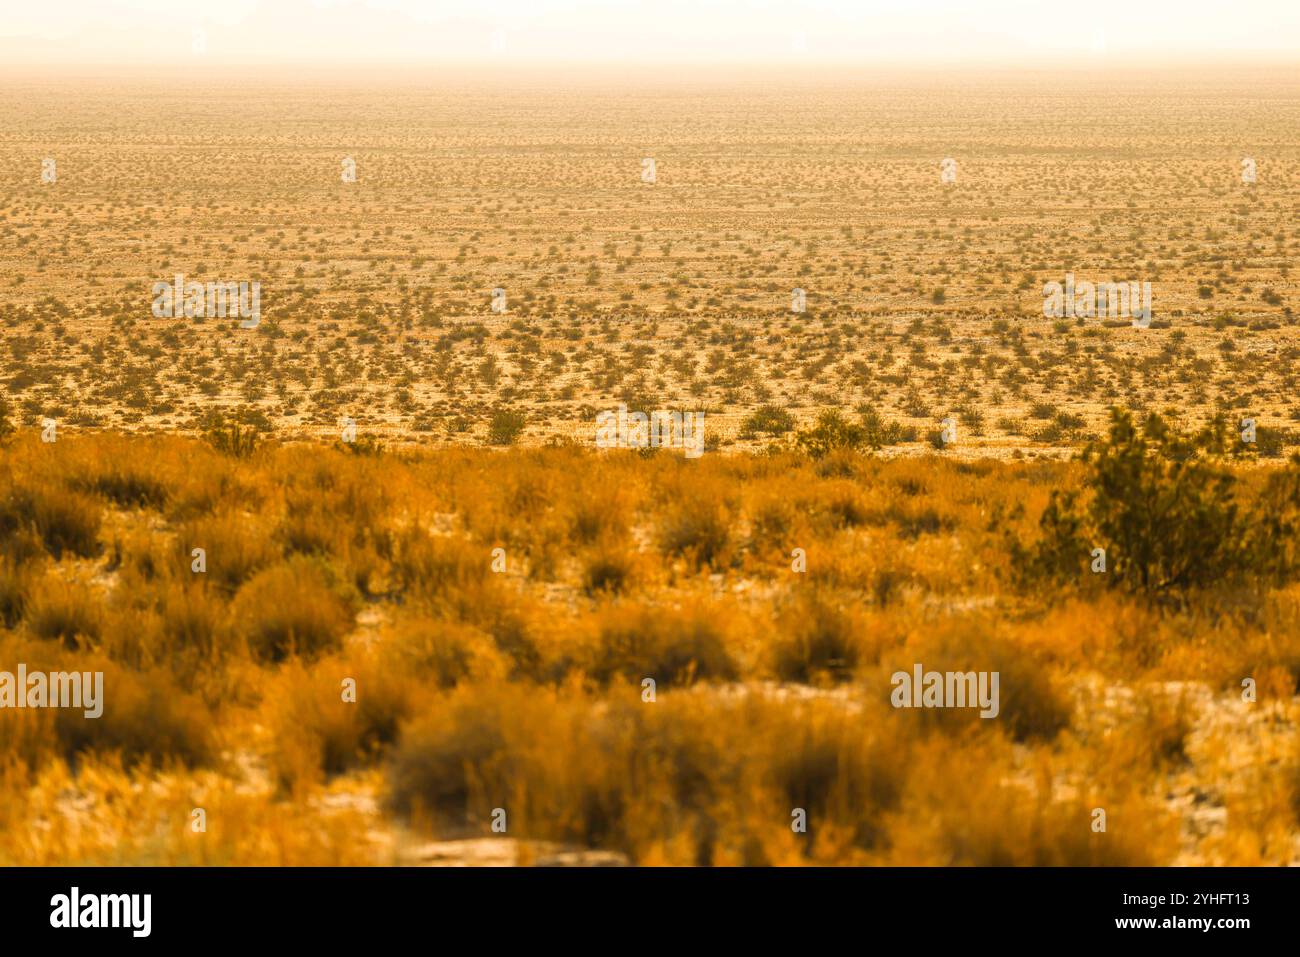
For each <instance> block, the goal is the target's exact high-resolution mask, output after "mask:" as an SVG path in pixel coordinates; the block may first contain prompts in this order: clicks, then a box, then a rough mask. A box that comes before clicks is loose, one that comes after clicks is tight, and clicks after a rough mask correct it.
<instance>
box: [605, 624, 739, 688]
mask: <svg viewBox="0 0 1300 957" xmlns="http://www.w3.org/2000/svg"><path fill="white" fill-rule="evenodd" d="M587 671H588V673H589V674H590V675H591V676H592V677H593V678H595V679H596V680H597V681H600V682H607V681H609V680H610V679H611V678H612V677H613V676H615V675H621V676H622V677H624V678H627V679H629V680H630V681H633V682H636V683H639V682H640V681H641V680H642V679H643V678H653V679H654V680H655V682H656V683H657V684H658V685H659V686H661V687H667V686H669V685H673V684H682V683H690V682H691V681H693V680H695V679H697V678H733V677H735V675H736V666H735V664H734V662H733V661H732V660H731V656H730V654H729V653H728V651H727V643H726V639H725V637H724V632H723V631H722V629H721V627H720V625H719V623H718V622H717V621H716V620H715V618H713V617H712V616H710V615H708V614H706V613H704V612H703V611H672V610H668V609H665V608H652V607H646V606H639V607H636V608H621V607H615V608H611V609H608V610H607V611H606V612H604V613H603V614H602V615H601V616H600V619H599V622H598V624H597V628H596V636H595V641H594V643H593V645H592V649H591V656H590V659H589V662H588V667H587Z"/></svg>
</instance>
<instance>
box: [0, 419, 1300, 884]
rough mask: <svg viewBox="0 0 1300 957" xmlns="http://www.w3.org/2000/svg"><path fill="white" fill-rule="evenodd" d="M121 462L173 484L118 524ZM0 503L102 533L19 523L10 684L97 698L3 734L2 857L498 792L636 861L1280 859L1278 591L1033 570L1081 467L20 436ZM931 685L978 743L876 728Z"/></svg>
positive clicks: (534, 827)
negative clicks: (928, 672)
mask: <svg viewBox="0 0 1300 957" xmlns="http://www.w3.org/2000/svg"><path fill="white" fill-rule="evenodd" d="M123 455H127V456H128V457H129V461H130V462H131V463H132V467H133V468H136V469H139V470H140V471H141V473H142V474H170V475H175V476H177V478H176V484H175V485H169V486H168V487H167V489H166V492H165V494H163V495H159V496H146V497H138V496H132V497H130V498H129V500H126V501H122V500H118V498H117V497H116V496H115V494H114V492H113V489H112V487H111V484H112V483H111V482H110V481H109V479H108V478H107V477H109V476H113V475H116V474H120V471H121V468H122V464H121V456H123ZM1238 469H1239V471H1238V474H1240V475H1241V476H1242V477H1243V480H1244V481H1243V484H1242V491H1241V494H1242V495H1243V496H1245V497H1246V498H1245V499H1243V503H1242V504H1243V505H1245V504H1248V502H1249V500H1250V499H1251V497H1253V496H1256V495H1258V494H1259V488H1260V486H1259V483H1258V482H1255V481H1253V479H1254V475H1255V473H1254V471H1253V468H1252V467H1250V466H1240V467H1238ZM1243 469H1244V471H1243ZM0 479H2V480H3V481H4V482H5V483H19V484H20V487H21V488H23V489H25V490H26V491H25V492H24V494H27V495H30V496H34V497H35V499H37V500H39V499H42V498H48V499H49V500H51V501H52V502H60V501H63V500H65V499H66V498H67V497H68V496H76V497H78V498H77V499H76V500H77V501H78V502H79V509H80V510H89V511H90V512H92V513H94V514H95V515H97V516H98V525H97V526H96V531H95V534H94V537H93V539H90V540H82V541H80V543H79V545H78V548H77V550H76V551H73V550H70V549H68V548H61V547H60V546H59V543H60V542H62V541H63V540H64V539H63V537H62V535H63V532H64V529H63V526H62V525H61V524H58V523H55V524H53V525H42V524H41V523H43V522H45V521H46V519H45V518H43V517H42V516H47V515H52V514H61V513H57V512H56V511H55V510H53V509H43V508H38V509H37V510H35V511H33V512H31V513H30V514H29V515H28V516H27V518H26V520H22V519H19V520H17V521H18V525H17V527H16V529H15V532H14V535H13V536H12V537H11V538H10V540H11V541H14V542H17V541H25V540H26V538H25V536H30V537H31V538H32V540H34V541H35V542H37V543H39V544H38V545H37V546H35V551H33V550H32V547H30V546H25V547H24V548H23V549H21V550H20V553H19V554H17V555H15V556H13V557H11V558H9V559H7V561H8V562H9V564H8V565H7V566H6V567H7V569H8V572H7V576H8V577H7V579H6V581H7V582H8V583H9V584H8V585H7V586H6V587H7V588H8V589H10V591H11V593H12V596H13V597H11V598H10V599H9V600H8V601H9V606H10V607H11V608H13V609H14V612H13V614H12V616H11V620H10V621H9V624H8V627H7V628H6V629H5V631H4V632H3V633H2V635H0V652H2V654H0V660H3V661H5V662H17V661H23V662H26V663H27V664H28V666H29V668H32V669H35V668H38V667H43V668H46V669H48V670H54V669H56V668H61V669H65V670H66V669H69V668H74V667H75V668H80V669H86V670H103V671H104V672H105V674H106V678H105V680H106V685H107V688H106V693H105V697H106V706H105V713H104V716H103V717H102V718H101V719H98V720H85V719H83V718H81V716H80V714H75V715H74V714H72V713H70V712H66V711H51V710H44V711H33V710H23V711H17V710H5V711H3V712H0V721H3V722H5V727H6V734H5V735H4V737H3V748H2V749H0V750H2V756H3V760H4V762H5V766H6V767H8V768H9V771H8V772H7V773H8V774H10V775H11V777H10V782H11V784H12V786H10V787H6V789H5V790H4V791H3V793H4V798H3V802H2V804H3V806H0V817H3V819H4V821H5V823H6V825H7V826H6V827H4V828H0V833H4V834H5V835H7V836H6V837H5V838H4V839H3V840H2V841H0V858H3V859H5V860H7V861H13V862H19V863H50V862H53V861H56V860H61V861H82V860H85V861H95V862H124V861H129V862H146V861H147V862H177V863H218V862H224V863H343V862H356V861H366V862H371V863H383V862H388V861H393V860H402V859H404V858H403V854H405V853H406V850H404V849H409V848H410V847H412V846H413V845H415V846H418V843H419V841H420V840H421V839H424V838H426V837H429V836H442V837H465V836H470V835H486V834H490V833H491V831H490V830H489V827H490V823H491V820H492V814H493V809H495V808H504V809H505V810H506V812H507V816H508V831H507V833H508V834H509V835H510V836H512V837H516V838H520V839H524V840H529V841H542V842H557V843H559V844H562V845H574V846H579V847H589V848H598V849H603V850H611V851H616V852H618V853H621V854H623V855H626V857H627V858H628V859H629V860H632V861H636V862H642V863H687V864H694V863H715V864H718V863H747V864H754V863H775V864H790V863H817V862H821V863H839V864H845V863H925V864H953V863H955V864H967V863H985V864H1048V863H1055V864H1101V863H1120V864H1136V863H1170V862H1175V861H1178V862H1185V861H1193V860H1205V861H1214V862H1234V863H1235V862H1240V863H1258V862H1274V863H1276V862H1281V861H1289V860H1291V859H1292V858H1293V857H1294V856H1295V853H1296V849H1295V847H1294V844H1293V841H1292V835H1294V833H1295V829H1296V821H1295V814H1296V810H1295V806H1294V805H1293V804H1291V803H1288V801H1289V800H1290V799H1286V800H1283V799H1280V798H1277V797H1276V795H1277V794H1278V793H1279V789H1281V791H1282V793H1285V794H1300V791H1297V783H1296V782H1297V781H1300V778H1298V777H1297V774H1296V771H1295V770H1294V769H1295V767H1296V766H1297V756H1296V755H1295V754H1294V753H1293V749H1292V748H1291V747H1290V745H1289V744H1288V743H1287V742H1289V741H1290V740H1291V739H1292V738H1293V737H1294V725H1293V722H1294V720H1295V717H1296V714H1295V708H1294V703H1293V702H1294V698H1293V695H1294V693H1295V688H1296V683H1297V679H1300V646H1298V645H1296V643H1295V636H1296V635H1298V634H1300V603H1297V599H1296V592H1295V588H1296V587H1297V586H1295V585H1290V584H1287V583H1285V582H1283V583H1279V584H1277V585H1269V584H1267V583H1265V582H1264V581H1263V580H1262V579H1261V580H1259V581H1257V582H1255V583H1254V584H1252V585H1248V586H1246V585H1242V584H1241V583H1240V582H1226V581H1225V583H1224V584H1223V587H1221V588H1219V589H1211V590H1208V591H1206V590H1200V591H1196V592H1193V593H1187V594H1185V595H1183V597H1182V598H1180V599H1179V600H1177V601H1166V600H1164V599H1162V598H1160V597H1159V596H1154V597H1153V596H1148V595H1144V594H1142V593H1135V592H1130V591H1127V590H1125V589H1123V588H1106V587H1104V586H1102V585H1099V584H1097V583H1096V582H1094V581H1091V580H1090V579H1091V578H1093V577H1094V576H1089V575H1087V574H1086V568H1084V569H1081V570H1080V571H1081V574H1080V575H1079V576H1078V577H1077V580H1076V581H1073V582H1065V583H1059V584H1054V583H1050V582H1046V581H1044V582H1040V583H1037V584H1034V583H1025V582H1023V581H1021V580H1020V578H1019V577H1018V576H1017V574H1016V572H1015V568H1014V567H1013V554H1012V553H1013V551H1014V547H1013V543H1015V542H1021V543H1025V544H1028V543H1033V542H1035V541H1036V540H1038V536H1039V534H1040V533H1039V531H1038V528H1037V519H1038V515H1039V514H1040V513H1041V512H1042V510H1043V509H1044V507H1045V506H1046V502H1047V497H1048V493H1049V491H1051V490H1053V489H1056V490H1064V491H1068V490H1071V489H1078V488H1080V487H1081V484H1082V482H1083V479H1084V475H1083V472H1082V467H1081V466H1080V465H1077V464H1049V463H1032V464H1031V463H1020V464H1016V463H996V462H962V461H955V460H951V459H947V458H943V457H940V456H932V457H928V458H915V459H895V460H885V459H881V458H879V457H873V456H871V455H867V454H862V453H839V454H837V455H836V457H835V458H834V459H833V460H827V459H822V460H815V459H809V458H806V457H800V456H797V455H793V454H786V455H777V456H731V457H718V456H706V457H704V458H702V459H700V460H697V461H690V460H685V459H683V458H681V457H680V456H679V455H676V454H670V453H660V454H657V455H649V456H645V455H638V454H636V453H633V452H623V451H613V452H605V453H598V452H592V451H588V450H583V449H579V448H573V447H568V448H550V449H536V450H527V449H522V450H507V451H492V450H464V449H448V450H443V451H425V452H419V453H401V454H394V453H380V454H378V455H372V456H357V455H352V454H349V453H348V452H346V451H343V450H341V449H337V448H326V447H321V446H310V445H295V444H289V445H278V444H275V443H270V444H266V445H264V446H263V447H262V448H261V449H259V450H258V451H257V452H255V453H254V454H253V455H252V456H251V457H248V458H244V459H234V458H231V457H229V456H227V455H223V454H220V453H218V452H216V451H215V450H213V449H211V448H210V447H209V446H207V445H205V444H203V443H202V442H199V441H197V440H192V439H185V438H178V437H166V436H156V437H139V438H134V439H122V438H119V437H109V436H105V437H97V436H85V437H68V438H64V439H60V440H59V441H58V442H57V443H55V444H54V445H53V446H51V445H47V444H43V443H41V442H40V441H39V440H38V439H37V437H36V436H35V435H31V434H28V435H20V436H19V437H18V438H17V439H16V440H15V441H14V442H12V443H11V444H10V445H9V446H8V447H7V448H6V449H5V450H4V451H3V453H0ZM9 487H14V484H7V485H6V488H9ZM696 495H699V496H705V497H706V502H705V503H704V505H700V504H699V503H692V502H691V497H692V496H696ZM710 497H711V498H710ZM615 503H616V506H617V507H613V506H614V505H615ZM931 513H933V516H934V517H929V518H926V517H924V516H927V515H930V514H931ZM79 515H80V511H75V512H69V513H67V516H66V522H67V523H68V525H69V526H71V527H72V528H80V527H81V520H80V518H79ZM218 517H220V518H221V519H222V521H216V520H215V519H216V518H218ZM331 517H332V519H333V521H332V522H329V521H326V519H327V518H331ZM226 521H237V522H238V524H237V526H236V527H238V528H239V529H240V530H241V534H239V535H231V534H230V533H229V531H228V529H229V528H230V526H229V525H228V524H224V523H225V522H226ZM313 521H316V522H319V523H320V524H319V527H318V528H317V529H316V531H314V532H312V533H310V534H308V533H306V532H304V528H305V527H307V526H309V525H311V523H312V522H313ZM205 533H208V534H206V535H205ZM250 542H257V543H259V544H258V545H257V546H256V549H257V551H256V555H257V560H256V561H250V558H249V551H248V543H250ZM195 547H198V548H205V549H206V550H207V553H206V554H207V566H206V571H204V572H201V573H196V572H194V571H192V564H191V554H190V549H191V548H195ZM796 548H803V549H805V550H806V554H807V571H806V572H796V571H794V570H792V559H791V553H792V552H793V550H794V549H796ZM494 549H504V552H497V553H496V554H495V555H494ZM611 556H613V557H611ZM502 558H503V559H504V566H502V565H501V563H500V560H501V559H502ZM494 562H495V563H496V564H495V568H496V569H499V570H494ZM601 562H604V563H610V562H614V563H617V564H618V565H619V567H621V568H625V569H630V571H629V573H628V574H627V575H625V576H623V577H621V578H619V579H618V584H617V585H611V584H610V580H611V579H610V576H609V573H608V572H605V573H602V574H603V576H604V577H603V578H602V581H604V582H605V584H604V585H602V586H601V587H593V585H592V568H593V565H594V564H598V563H601ZM228 569H235V571H233V572H232V571H228ZM1243 588H1249V594H1247V593H1245V592H1244V591H1243ZM917 661H920V662H923V663H924V664H925V665H926V667H927V668H933V669H939V670H968V669H975V670H996V671H998V672H999V673H1000V675H1001V684H1002V691H1001V694H1002V711H1001V714H1000V716H999V718H998V719H997V720H991V721H990V720H980V719H979V718H978V717H975V716H974V714H973V713H972V712H968V711H960V710H957V711H925V710H921V711H906V710H902V711H900V710H896V709H894V708H891V707H890V706H889V694H890V690H891V687H890V680H889V676H890V674H891V673H892V672H894V671H895V670H910V668H911V666H912V664H913V663H914V662H917ZM1243 677H1254V678H1255V679H1256V681H1257V684H1258V696H1259V697H1258V700H1257V701H1256V702H1255V703H1253V704H1247V703H1244V702H1243V701H1242V700H1241V694H1240V687H1241V680H1242V678H1243ZM646 678H653V679H654V681H655V682H656V688H655V692H656V693H655V696H654V700H653V701H647V700H644V699H643V686H642V682H643V680H644V679H646ZM347 682H354V685H353V687H355V690H356V695H355V701H351V700H347V695H345V694H344V690H345V687H346V683H347ZM1180 689H1181V690H1180ZM1265 753H1267V754H1268V755H1269V756H1270V757H1269V759H1267V760H1266V759H1265V757H1264V754H1265ZM1234 762H1235V764H1234ZM1229 767H1234V768H1235V770H1234V773H1233V774H1229V773H1228V772H1227V771H1226V770H1225V769H1226V768H1229ZM1243 767H1244V768H1246V769H1247V770H1248V771H1249V775H1248V778H1241V779H1240V781H1248V782H1249V783H1248V784H1246V783H1239V777H1238V776H1239V775H1240V774H1241V773H1242V768H1243ZM54 794H60V795H63V797H60V798H58V799H57V800H55V799H54V798H51V797H50V795H54ZM1270 795H1272V796H1270ZM50 800H55V804H54V805H53V807H54V810H51V805H50V804H49V803H43V802H48V801H50ZM1099 807H1100V808H1104V809H1106V811H1107V815H1108V827H1107V830H1106V832H1105V833H1094V832H1093V831H1092V830H1091V827H1090V824H1091V817H1090V815H1091V813H1092V810H1093V809H1094V808H1099ZM194 808H203V809H204V811H205V813H206V815H207V822H208V827H207V830H206V831H205V832H201V833H196V832H193V831H192V830H191V828H190V825H191V812H192V810H193V809H194ZM795 808H803V809H804V810H805V811H806V812H807V813H808V818H809V827H808V831H807V833H805V834H799V833H794V832H793V831H792V830H791V827H790V822H791V813H792V810H793V809H795ZM1225 810H1226V814H1225V813H1223V812H1224V811H1225ZM345 827H354V828H360V831H358V833H361V834H363V835H366V836H365V837H364V839H354V840H353V841H352V842H350V843H349V842H348V841H347V840H346V839H345V838H344V837H343V831H344V829H345ZM113 829H117V830H116V832H114V830H113ZM313 835H315V836H316V837H318V838H319V840H316V839H314V838H313ZM354 837H355V836H354Z"/></svg>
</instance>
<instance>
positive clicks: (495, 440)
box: [488, 409, 525, 445]
mask: <svg viewBox="0 0 1300 957" xmlns="http://www.w3.org/2000/svg"><path fill="white" fill-rule="evenodd" d="M524 423H525V418H524V414H523V413H522V412H518V411H515V410H514V409H498V410H497V411H496V412H495V413H493V415H492V421H491V422H490V423H489V424H488V442H489V443H490V444H492V445H514V444H515V442H516V441H518V439H519V436H520V435H521V434H522V433H523V431H524Z"/></svg>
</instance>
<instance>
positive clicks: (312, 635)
mask: <svg viewBox="0 0 1300 957" xmlns="http://www.w3.org/2000/svg"><path fill="white" fill-rule="evenodd" d="M354 602H355V596H354V595H352V594H351V593H350V592H349V591H348V590H347V589H346V588H345V587H344V586H343V585H342V583H340V582H339V580H338V579H337V577H336V576H335V575H334V574H333V572H332V571H331V570H330V569H329V567H328V566H327V565H325V564H324V563H323V562H321V561H319V560H316V559H312V558H307V557H305V556H295V557H293V558H291V559H290V560H289V561H287V562H284V563H281V564H279V565H273V566H271V567H270V568H267V569H264V570H263V571H261V572H259V573H258V574H256V575H255V576H253V578H251V579H250V580H249V581H248V582H247V583H245V584H244V586H243V587H242V588H240V589H239V592H238V593H237V594H236V595H235V600H234V602H233V604H232V613H233V615H234V618H235V621H236V622H237V624H238V627H239V629H240V634H241V635H242V636H243V637H244V638H245V640H247V642H248V646H249V649H250V650H251V651H252V653H253V655H254V656H255V657H257V658H260V659H263V660H270V661H280V660H282V659H283V658H285V657H287V656H288V655H290V654H297V655H302V656H306V657H314V656H316V655H319V654H320V653H322V652H325V651H329V650H332V649H334V648H337V647H338V645H339V643H340V641H341V640H342V638H343V636H344V635H345V634H346V633H347V632H348V631H349V630H350V629H351V628H352V624H353V616H354V614H355V609H354Z"/></svg>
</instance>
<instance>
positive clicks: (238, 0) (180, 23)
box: [0, 0, 1300, 66]
mask: <svg viewBox="0 0 1300 957" xmlns="http://www.w3.org/2000/svg"><path fill="white" fill-rule="evenodd" d="M1251 54H1254V55H1266V56H1268V57H1270V58H1274V59H1276V58H1278V57H1280V56H1296V57H1300V0H1090V2H1088V0H1084V2H1063V0H47V2H32V0H27V2H20V0H3V14H2V15H0V60H9V61H14V60H19V61H28V62H31V61H35V62H68V61H89V62H109V61H125V62H130V63H139V64H147V63H161V62H174V61H176V60H181V59H194V58H196V57H206V58H208V61H209V62H211V63H213V64H219V63H221V62H223V61H224V62H242V61H266V62H293V61H303V60H311V61H344V60H363V61H383V60H393V61H411V60H417V61H427V62H431V63H438V62H448V61H463V60H479V59H481V60H485V61H486V60H492V59H498V60H506V61H518V62H536V61H555V62H571V61H619V60H625V61H678V60H684V61H696V62H699V61H706V62H707V61H717V62H735V61H760V62H772V61H789V62H790V63H792V64H797V63H798V62H800V61H808V62H825V61H836V62H846V63H855V64H865V65H870V64H872V63H882V64H897V63H900V62H916V63H919V62H935V61H938V62H957V61H970V60H977V61H989V60H992V61H1003V62H1006V61H1013V62H1029V61H1035V62H1040V61H1043V60H1049V59H1050V60H1053V61H1055V62H1060V63H1069V64H1079V65H1085V64H1086V63H1088V62H1089V61H1091V60H1095V59H1099V58H1109V59H1111V60H1116V61H1119V62H1123V63H1125V64H1127V65H1134V66H1140V65H1141V61H1142V59H1143V58H1166V59H1167V58H1169V57H1171V56H1176V57H1180V58H1190V57H1195V56H1202V57H1206V58H1210V57H1213V58H1221V57H1224V56H1241V55H1251Z"/></svg>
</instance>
